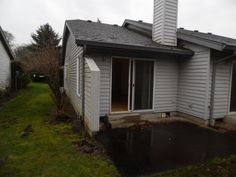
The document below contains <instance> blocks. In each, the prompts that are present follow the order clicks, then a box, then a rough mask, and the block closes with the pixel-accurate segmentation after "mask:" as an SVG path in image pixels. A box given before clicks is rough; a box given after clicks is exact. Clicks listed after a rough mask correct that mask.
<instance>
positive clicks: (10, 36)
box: [3, 30, 15, 48]
mask: <svg viewBox="0 0 236 177" xmlns="http://www.w3.org/2000/svg"><path fill="white" fill-rule="evenodd" d="M3 32H4V35H5V38H6V40H7V42H8V44H9V45H10V47H12V48H13V47H14V40H15V37H14V36H13V34H12V33H10V32H8V31H6V30H4V31H3Z"/></svg>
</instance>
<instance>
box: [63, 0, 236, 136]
mask: <svg viewBox="0 0 236 177" xmlns="http://www.w3.org/2000/svg"><path fill="white" fill-rule="evenodd" d="M177 9H178V1H177V0H154V17H153V19H154V20H153V24H149V23H145V22H142V21H133V20H125V21H124V23H123V25H122V26H117V25H108V24H102V23H95V22H91V21H82V20H67V21H66V22H65V28H64V36H63V51H62V58H63V66H64V89H65V91H66V93H67V95H68V96H69V98H70V99H71V102H72V104H73V106H74V108H75V110H76V111H77V112H78V114H79V115H80V116H81V117H82V118H83V119H84V121H85V125H86V126H87V127H88V129H89V130H90V132H91V133H93V132H97V131H99V122H100V117H103V116H108V117H109V116H111V115H114V114H119V115H122V114H124V115H129V114H130V115H131V114H132V113H136V114H144V113H146V114H147V113H152V114H156V115H157V116H160V115H161V116H163V115H171V114H180V115H181V116H185V117H187V118H191V119H194V120H197V121H200V122H202V123H205V124H207V125H208V124H209V125H214V122H215V120H216V119H221V118H224V117H225V116H227V115H229V114H232V113H233V112H236V63H235V62H234V60H235V58H236V57H235V56H236V40H235V39H231V38H226V37H223V36H217V35H214V34H211V33H201V32H198V31H189V30H185V29H183V28H180V29H177Z"/></svg>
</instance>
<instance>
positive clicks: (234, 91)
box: [230, 63, 236, 112]
mask: <svg viewBox="0 0 236 177" xmlns="http://www.w3.org/2000/svg"><path fill="white" fill-rule="evenodd" d="M230 112H236V63H234V64H233V71H232V81H231V100H230Z"/></svg>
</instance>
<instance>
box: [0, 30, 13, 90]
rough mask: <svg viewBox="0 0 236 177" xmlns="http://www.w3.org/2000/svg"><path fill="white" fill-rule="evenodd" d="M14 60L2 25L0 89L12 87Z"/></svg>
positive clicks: (0, 35) (0, 32)
mask: <svg viewBox="0 0 236 177" xmlns="http://www.w3.org/2000/svg"><path fill="white" fill-rule="evenodd" d="M12 60H14V55H13V52H12V50H11V48H10V46H9V44H8V42H7V41H6V38H5V35H4V32H3V30H2V28H1V26H0V90H2V89H5V88H7V87H10V84H11V61H12Z"/></svg>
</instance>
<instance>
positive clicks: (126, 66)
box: [111, 58, 154, 112]
mask: <svg viewBox="0 0 236 177" xmlns="http://www.w3.org/2000/svg"><path fill="white" fill-rule="evenodd" d="M153 76H154V61H150V60H133V59H126V58H113V61H112V97H111V103H112V104H111V112H127V111H131V112H132V111H144V110H152V109H153V79H154V77H153Z"/></svg>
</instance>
